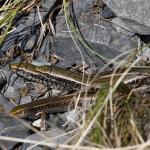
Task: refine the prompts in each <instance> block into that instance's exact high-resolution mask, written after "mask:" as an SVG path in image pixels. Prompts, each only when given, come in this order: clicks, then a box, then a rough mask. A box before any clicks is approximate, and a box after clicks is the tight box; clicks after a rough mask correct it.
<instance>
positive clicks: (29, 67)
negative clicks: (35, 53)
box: [10, 63, 35, 72]
mask: <svg viewBox="0 0 150 150" xmlns="http://www.w3.org/2000/svg"><path fill="white" fill-rule="evenodd" d="M10 68H11V69H12V70H23V71H26V72H33V71H35V66H34V65H32V64H30V63H15V64H11V65H10Z"/></svg>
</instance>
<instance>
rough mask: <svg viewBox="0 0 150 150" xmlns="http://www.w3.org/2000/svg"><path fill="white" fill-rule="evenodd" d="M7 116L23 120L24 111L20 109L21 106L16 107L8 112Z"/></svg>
mask: <svg viewBox="0 0 150 150" xmlns="http://www.w3.org/2000/svg"><path fill="white" fill-rule="evenodd" d="M9 115H10V116H11V117H17V118H24V117H25V116H26V115H25V109H24V108H22V107H21V106H17V107H15V108H13V109H12V110H11V111H10V112H9Z"/></svg>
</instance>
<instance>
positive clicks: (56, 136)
mask: <svg viewBox="0 0 150 150" xmlns="http://www.w3.org/2000/svg"><path fill="white" fill-rule="evenodd" d="M40 133H41V134H43V136H44V137H45V138H43V137H41V136H40V135H39V134H38V133H35V134H32V135H30V136H28V137H27V139H28V140H29V139H30V140H36V141H39V145H35V146H34V145H33V144H26V143H24V144H23V145H22V147H21V150H25V149H28V148H30V147H32V150H43V149H45V148H46V146H41V145H40V142H42V141H44V140H45V139H47V140H49V141H48V142H49V143H55V144H64V143H65V142H67V140H69V138H70V137H69V135H67V134H66V133H65V131H64V130H62V129H59V128H54V129H50V130H49V131H42V132H40ZM54 149H55V148H54Z"/></svg>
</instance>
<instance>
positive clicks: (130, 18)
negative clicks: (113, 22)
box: [106, 0, 150, 35]
mask: <svg viewBox="0 0 150 150" xmlns="http://www.w3.org/2000/svg"><path fill="white" fill-rule="evenodd" d="M106 4H107V6H108V7H110V8H111V9H112V11H113V12H114V13H115V14H116V15H117V16H118V17H119V18H120V19H121V20H122V21H123V22H125V24H126V25H127V26H128V27H129V28H130V30H131V31H133V32H135V33H138V34H145V35H148V34H150V1H149V0H144V1H143V0H134V1H133V0H106Z"/></svg>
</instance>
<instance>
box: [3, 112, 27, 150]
mask: <svg viewBox="0 0 150 150" xmlns="http://www.w3.org/2000/svg"><path fill="white" fill-rule="evenodd" d="M28 130H29V129H28V128H27V127H25V126H24V125H23V124H22V123H20V122H19V121H17V120H16V119H14V118H10V117H9V116H8V115H7V114H5V113H0V135H1V136H8V137H15V138H23V139H24V138H25V137H26V136H27V134H28ZM17 143H18V141H16V142H12V141H6V140H0V148H1V146H2V147H5V148H6V149H13V147H14V146H15V145H16V144H17Z"/></svg>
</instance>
